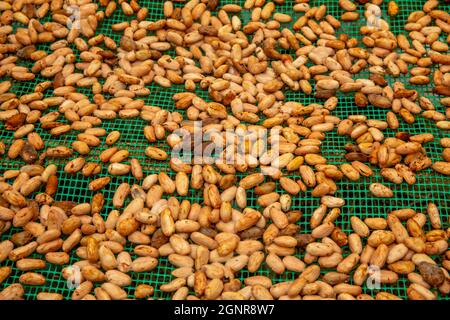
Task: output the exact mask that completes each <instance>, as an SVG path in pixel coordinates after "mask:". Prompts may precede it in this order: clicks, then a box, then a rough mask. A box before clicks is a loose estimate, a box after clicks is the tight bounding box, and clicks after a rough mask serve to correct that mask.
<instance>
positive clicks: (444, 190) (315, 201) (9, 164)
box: [0, 0, 450, 300]
mask: <svg viewBox="0 0 450 320" xmlns="http://www.w3.org/2000/svg"><path fill="white" fill-rule="evenodd" d="M337 2H338V1H337V0H336V1H323V0H322V1H316V0H311V1H310V6H318V5H321V4H326V5H327V8H328V10H327V13H329V14H332V15H333V16H335V17H337V18H338V17H339V16H340V15H341V14H342V13H343V10H342V9H341V8H339V7H338V5H337ZM387 2H388V1H384V3H383V4H382V11H383V18H384V19H386V20H388V21H389V23H390V25H391V30H392V31H393V32H394V33H395V34H398V33H402V32H405V31H404V30H403V26H404V24H405V21H406V19H407V17H408V15H409V13H410V12H412V11H416V10H420V9H421V8H422V6H423V3H424V2H425V1H417V0H401V1H397V3H398V4H399V6H400V13H399V14H398V15H397V16H396V17H394V18H389V17H387V14H386V12H387V10H386V8H387ZM139 3H140V4H141V6H142V7H147V8H148V10H149V14H148V18H147V20H152V21H153V20H158V19H162V18H163V13H162V8H163V3H164V1H162V0H160V1H150V0H141V1H139ZM226 3H238V4H241V5H242V4H243V3H244V0H235V1H233V0H222V1H221V4H226ZM293 4H294V1H291V0H287V1H286V3H285V4H284V5H277V11H278V12H283V13H288V14H290V15H292V16H293V18H294V19H293V21H295V20H296V18H297V17H299V16H300V15H302V14H303V13H295V12H293V10H292V6H293ZM180 5H181V4H176V6H180ZM439 9H441V10H445V11H450V5H449V4H441V5H440V6H439ZM358 11H359V12H360V17H361V18H360V20H359V21H356V22H344V23H342V27H341V28H340V30H338V32H337V34H341V33H344V34H347V35H348V36H349V37H356V38H358V39H360V38H361V36H360V35H359V33H358V30H359V27H361V26H362V25H364V23H365V21H364V18H363V15H362V13H363V7H362V6H359V8H358ZM240 15H241V18H242V20H243V22H244V23H245V22H247V21H249V19H250V11H243V12H242V13H241V14H240ZM49 19H50V18H49V17H48V16H47V17H45V18H44V19H43V21H49ZM131 19H133V17H127V16H125V15H124V14H123V13H122V11H121V10H120V9H118V10H116V11H115V13H114V14H113V15H112V17H110V18H107V19H105V20H104V21H103V22H101V23H100V25H99V28H98V29H97V32H100V33H103V34H105V35H107V36H109V37H111V38H113V39H114V40H115V41H116V42H117V43H118V42H119V41H120V37H121V33H119V32H113V31H112V30H111V28H110V26H111V24H114V23H118V22H122V21H129V20H131ZM15 27H18V24H17V23H15ZM441 40H443V41H445V38H442V39H441ZM38 49H47V51H48V52H50V50H49V49H48V45H39V47H38ZM171 53H173V51H172V52H171ZM22 64H23V65H26V66H29V67H31V64H30V63H27V62H22ZM367 76H368V73H367V72H365V73H364V72H363V73H360V76H359V77H367ZM407 79H408V77H407V76H404V75H402V76H400V77H398V78H396V79H389V81H390V83H391V84H392V83H393V82H394V81H396V80H397V81H401V82H403V83H405V85H406V86H409V83H408V82H407ZM45 80H46V79H44V78H43V77H41V76H40V75H38V76H37V77H36V79H35V80H34V81H29V82H14V86H13V89H12V91H13V92H15V93H16V94H17V95H18V96H19V95H23V94H26V93H30V92H33V90H34V87H35V85H36V84H37V83H39V82H41V81H45ZM411 87H413V88H415V89H417V90H418V91H419V92H420V94H421V95H424V96H426V97H428V98H429V99H431V101H432V102H433V103H434V105H435V106H436V110H437V111H439V112H445V108H444V107H443V106H442V105H441V104H440V103H439V97H438V96H436V95H434V94H433V93H432V86H431V85H426V86H411ZM149 88H150V90H151V94H150V95H149V96H147V97H143V98H139V99H144V100H145V103H146V105H154V106H159V107H162V108H164V109H166V110H169V111H172V110H174V104H173V100H172V96H173V94H174V93H177V92H182V91H184V87H183V86H182V85H174V86H172V87H171V88H169V89H164V88H161V87H159V86H157V85H155V84H151V85H150V86H149ZM78 90H79V92H82V93H85V94H87V95H88V96H89V97H92V93H91V92H90V89H89V88H79V89H78ZM51 94H52V91H51V90H48V91H47V92H46V96H51ZM197 94H198V95H199V96H201V97H203V98H205V99H207V93H206V92H203V91H201V90H197ZM338 97H339V104H338V107H337V108H336V110H334V111H333V115H336V116H338V117H340V118H341V119H344V118H346V117H347V116H349V115H352V114H363V115H366V116H367V117H368V118H369V119H380V120H385V113H386V110H383V109H379V108H375V107H372V106H368V107H367V108H363V109H361V108H358V107H356V106H355V105H354V103H353V97H352V96H351V95H346V94H342V93H339V94H338ZM286 101H299V102H301V103H303V104H305V105H307V104H310V103H317V102H319V103H320V102H323V101H318V100H316V99H315V98H314V94H312V95H309V96H308V95H305V94H303V93H299V92H292V91H286ZM51 111H54V110H53V108H49V110H47V111H46V112H51ZM182 113H183V112H182ZM60 120H62V117H61V118H60ZM60 120H58V121H60ZM400 122H401V124H400V128H399V131H407V132H409V133H411V134H419V133H424V132H428V133H432V134H433V135H434V136H435V140H434V141H433V142H431V143H427V144H426V145H425V149H426V151H427V154H428V156H429V157H430V158H431V159H432V160H433V162H434V161H441V160H442V156H441V153H442V150H443V149H442V147H441V146H440V144H439V140H440V139H441V138H443V137H445V136H446V137H449V136H450V135H449V133H448V132H445V131H442V130H439V129H437V128H436V126H435V124H434V122H432V121H430V120H427V119H424V118H422V117H420V116H418V117H417V118H416V122H415V123H414V124H412V125H408V124H406V123H405V122H403V121H402V120H400ZM145 124H146V122H145V121H144V120H141V119H137V118H136V119H127V120H121V119H116V120H114V121H103V124H102V127H103V128H105V129H106V130H107V132H110V131H113V130H119V131H120V132H121V133H122V136H121V138H120V140H119V141H118V142H117V143H116V146H117V147H119V148H128V149H129V151H130V158H133V157H134V158H137V159H139V161H140V162H141V165H142V167H143V171H144V175H148V174H152V173H158V172H160V171H164V172H167V173H168V174H169V175H170V176H172V177H173V176H174V174H173V172H171V170H170V168H169V167H168V164H167V163H164V162H154V161H151V160H150V159H149V158H147V157H146V156H145V148H146V147H147V146H148V145H149V143H148V142H147V140H146V139H145V137H144V135H143V128H144V126H145ZM36 131H37V132H38V133H39V134H40V135H41V137H42V138H43V139H44V141H45V143H46V147H50V146H56V145H61V144H62V145H67V146H70V144H71V143H72V142H73V141H74V140H75V139H76V135H77V133H78V132H76V131H72V132H70V133H69V134H65V135H62V136H60V137H51V136H50V134H48V133H47V132H46V131H45V130H43V129H41V128H40V127H39V125H37V128H36ZM384 133H385V135H386V136H394V135H395V132H394V131H392V130H389V129H388V130H385V132H384ZM12 134H13V132H11V131H6V130H5V129H4V126H3V124H0V140H2V141H3V142H4V143H5V144H6V145H7V146H8V147H9V145H10V144H11V143H12V141H13V137H12ZM104 139H105V137H103V138H102V142H103V141H104ZM348 142H350V140H349V138H347V137H342V136H338V135H337V134H336V133H335V132H329V133H327V135H326V139H325V141H324V143H323V145H322V153H323V156H325V157H326V158H327V160H328V162H329V163H331V164H341V163H343V162H345V158H344V154H345V151H344V145H345V144H346V143H348ZM155 145H158V146H160V147H163V148H164V149H165V150H166V151H168V147H167V146H166V145H165V144H164V142H159V143H156V144H155ZM106 147H107V146H99V147H96V148H92V151H91V153H90V154H89V155H88V157H87V161H93V162H98V155H99V154H100V153H101V152H102V151H103V150H104V149H106ZM77 156H78V155H76V154H74V156H73V157H77ZM54 163H56V164H57V165H58V168H59V171H58V178H59V188H58V192H57V195H56V196H55V200H57V201H62V200H72V201H75V202H79V203H82V202H90V200H91V198H92V196H93V195H94V192H91V191H89V190H88V187H87V186H88V183H89V181H90V179H89V178H86V177H84V176H83V175H82V174H81V173H78V174H74V175H68V174H65V173H64V172H63V167H64V164H65V161H64V160H61V161H60V160H57V161H54ZM23 164H24V163H23V162H21V161H17V160H11V159H8V158H7V157H6V155H4V156H3V157H1V158H0V173H2V172H3V171H4V170H10V169H19V168H20V166H22V165H23ZM106 167H107V166H103V169H102V172H101V174H99V175H97V176H96V177H100V176H103V175H107V174H108V173H107V169H106ZM374 171H375V174H374V176H372V177H368V178H366V177H362V178H361V179H360V180H359V181H358V182H350V181H348V180H345V179H344V180H342V181H340V182H338V183H337V184H338V187H339V189H338V191H337V193H336V196H339V197H343V198H344V199H345V200H346V205H345V206H344V207H343V208H342V213H341V216H340V217H339V218H338V219H337V221H336V224H337V225H338V226H339V227H341V228H342V230H343V231H345V232H347V233H350V232H351V231H352V230H351V227H350V223H349V217H350V216H352V215H356V216H359V217H361V218H363V219H364V218H365V217H385V216H386V215H387V213H388V212H390V211H391V210H394V209H399V208H414V209H415V210H417V211H418V212H425V211H426V206H427V203H428V202H429V201H433V202H435V203H436V204H437V206H438V207H439V209H440V212H441V216H442V220H443V223H444V224H443V227H444V229H445V228H447V227H448V226H449V212H450V201H449V196H450V187H449V184H450V177H446V176H443V175H440V174H437V173H436V172H434V171H433V170H431V169H427V170H424V171H422V172H420V174H418V175H417V183H416V184H414V185H413V186H409V185H407V184H406V183H402V184H401V185H395V184H392V183H389V182H385V181H383V178H382V177H381V176H380V174H379V169H376V168H374ZM238 176H239V177H242V176H243V175H242V174H238ZM290 176H291V177H292V178H299V176H298V175H295V174H291V175H290ZM125 181H126V182H128V183H130V185H132V184H135V183H137V181H136V180H135V179H134V178H133V177H132V176H131V175H129V176H122V177H113V178H112V181H111V183H110V184H109V185H108V186H107V187H106V188H105V189H104V190H102V192H103V194H104V196H105V198H106V200H107V201H106V205H105V207H104V209H103V211H102V215H103V216H104V217H106V216H107V215H108V213H109V211H110V210H112V209H113V208H112V204H111V199H112V197H113V194H114V192H115V190H116V188H117V187H118V185H119V184H120V183H122V182H125ZM373 182H383V183H385V184H387V185H389V186H390V187H391V188H392V189H393V190H394V197H393V198H390V199H379V198H374V197H373V196H372V195H371V194H370V192H369V191H368V187H369V185H370V184H371V183H373ZM41 191H42V190H41ZM278 191H280V192H281V191H282V190H281V189H278ZM247 197H248V204H249V205H250V206H251V207H255V208H256V207H257V203H256V195H254V194H253V192H252V191H249V192H248V193H247ZM179 199H180V200H181V199H188V200H190V201H191V202H198V203H201V202H202V195H201V193H200V192H198V191H196V190H192V189H191V190H189V193H188V195H187V196H185V197H179ZM319 203H320V199H319V198H314V197H312V196H311V191H308V192H306V193H301V194H300V195H299V196H296V197H294V198H293V201H292V209H298V210H301V211H302V212H303V217H302V218H301V220H300V221H299V222H298V224H299V225H300V226H301V229H300V232H301V233H307V232H310V231H311V230H310V228H309V219H310V217H311V214H312V212H313V210H314V209H315V208H317V206H318V205H319ZM426 228H427V229H428V230H430V225H429V223H428V224H427V226H426ZM18 231H21V229H18V228H12V229H10V230H9V231H8V232H7V233H5V234H3V235H2V236H1V237H0V240H5V239H8V238H9V237H10V236H11V235H12V234H14V233H16V232H18ZM126 249H127V250H129V251H130V252H131V251H132V247H131V246H129V245H128V246H127V248H126ZM347 251H348V250H347ZM297 254H298V256H299V257H303V254H304V253H303V252H302V251H299V252H298V253H297ZM32 257H40V258H44V257H43V256H41V255H39V254H33V255H32ZM133 257H135V256H134V255H133ZM436 259H439V257H436ZM77 260H78V258H77V257H76V256H75V254H74V253H73V254H72V258H71V261H70V264H71V263H73V262H75V261H77ZM3 265H11V266H13V265H14V263H13V262H11V261H8V260H7V261H5V262H2V263H1V264H0V266H3ZM62 268H63V266H55V265H51V264H49V263H47V265H46V268H45V269H44V270H38V271H37V272H39V273H41V274H43V275H45V276H46V278H47V283H46V284H45V285H44V286H28V285H25V286H24V287H25V298H26V299H34V298H35V297H36V295H37V294H38V293H39V292H41V291H47V292H58V293H61V294H62V295H63V296H64V297H65V298H70V296H71V294H72V292H73V290H70V289H69V288H68V286H67V283H66V280H65V279H64V278H63V277H62V276H61V269H62ZM173 269H174V268H173V267H172V266H171V265H170V264H169V262H168V261H167V259H166V258H160V259H159V264H158V267H157V268H156V269H154V270H153V271H151V272H143V273H134V274H132V278H133V283H132V285H131V286H129V287H125V290H126V291H127V292H128V294H129V296H130V297H133V296H134V288H135V287H136V285H138V284H141V283H146V284H151V285H153V286H154V287H155V294H154V297H155V298H160V299H169V298H170V295H169V294H167V293H164V292H161V291H160V290H159V286H160V285H161V284H164V283H167V282H169V281H170V280H172V279H173V277H172V275H171V271H172V270H173ZM323 272H326V270H324V271H323ZM21 274H22V272H21V271H19V270H17V269H16V268H15V267H13V272H12V274H11V276H10V277H9V278H8V279H7V280H6V281H4V283H2V284H0V290H1V289H3V288H4V287H5V286H8V285H10V284H12V283H16V282H18V280H19V277H20V275H21ZM256 274H261V275H267V276H269V277H271V278H272V279H273V283H278V282H281V281H286V280H292V279H294V278H295V277H296V276H297V274H296V273H294V272H285V273H284V274H283V275H277V274H274V273H272V272H271V271H269V269H268V268H267V267H266V266H265V265H264V264H263V266H262V268H261V269H260V270H259V271H258V272H257V273H254V274H251V273H249V272H248V271H246V270H245V269H244V270H243V271H241V272H240V273H239V274H238V275H237V276H238V277H239V278H240V279H244V278H246V277H248V276H252V275H256ZM407 285H408V280H407V279H406V278H405V277H404V276H400V279H399V281H398V282H397V283H396V284H394V285H382V288H381V289H380V290H371V289H368V288H365V287H364V288H363V291H364V292H365V293H368V294H371V295H373V296H374V295H375V294H376V293H377V292H378V291H389V292H392V293H393V294H396V295H398V296H399V297H402V298H406V288H407ZM438 297H439V299H446V300H448V299H449V297H448V296H447V297H442V296H441V295H438Z"/></svg>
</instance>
